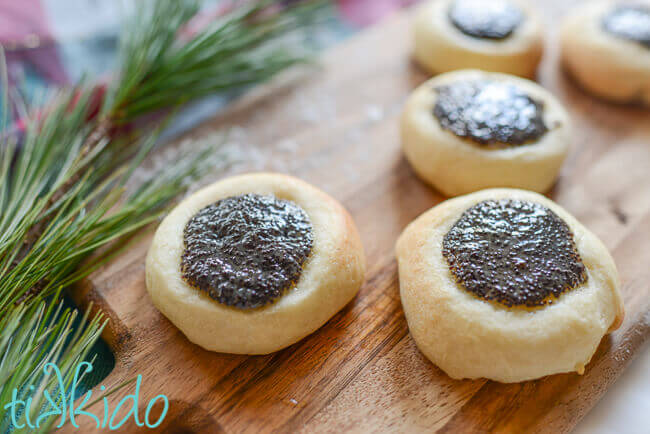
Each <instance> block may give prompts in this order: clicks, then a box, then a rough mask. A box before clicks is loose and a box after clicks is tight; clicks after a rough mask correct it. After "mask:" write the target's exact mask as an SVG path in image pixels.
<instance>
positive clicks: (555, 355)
mask: <svg viewBox="0 0 650 434" xmlns="http://www.w3.org/2000/svg"><path fill="white" fill-rule="evenodd" d="M500 199H514V200H521V201H528V202H533V203H537V204H541V205H543V206H544V207H546V208H548V209H550V210H551V211H553V212H554V213H555V214H556V215H557V216H558V217H559V218H560V219H561V220H563V221H564V222H565V223H566V225H567V226H568V228H569V229H570V230H571V232H573V239H574V241H575V248H576V251H577V252H578V253H579V255H580V257H581V259H582V263H583V264H584V267H585V269H586V276H587V280H586V281H585V282H584V283H582V284H580V285H577V286H576V287H575V288H573V289H570V290H568V291H567V292H564V293H562V294H561V295H560V296H559V297H558V298H557V299H556V300H554V301H553V303H552V304H550V305H546V306H543V307H538V308H527V307H525V306H523V307H522V306H514V307H506V306H505V305H503V304H501V303H498V302H495V301H486V300H485V299H482V298H480V297H478V296H476V295H474V294H473V293H471V292H469V291H468V290H466V289H465V288H464V287H462V286H461V284H459V283H457V281H456V280H455V278H454V276H453V275H452V272H451V271H450V268H449V265H448V263H447V261H446V259H445V257H444V256H443V253H442V248H443V238H444V237H445V235H446V234H447V233H448V232H449V230H450V229H451V228H452V226H453V225H454V224H455V223H456V222H457V221H458V220H459V218H460V217H461V215H462V214H463V213H464V212H465V211H466V210H467V209H469V208H470V207H472V206H474V205H476V204H478V203H480V202H483V201H486V200H500ZM396 251H397V261H398V266H399V282H400V295H401V299H402V305H403V307H404V312H405V314H406V319H407V321H408V326H409V330H410V332H411V335H412V336H413V339H414V340H415V342H416V343H417V346H418V348H420V350H421V351H422V352H423V353H424V355H425V356H426V357H427V358H429V359H430V360H431V361H432V362H433V363H435V364H436V365H438V367H440V368H441V369H442V370H444V371H445V372H446V373H447V374H449V376H450V377H452V378H457V379H460V378H488V379H492V380H497V381H501V382H508V383H509V382H517V381H525V380H530V379H534V378H539V377H543V376H545V375H550V374H555V373H560V372H572V371H576V372H578V373H582V372H583V370H584V367H585V365H586V364H587V363H589V360H590V359H591V357H592V355H593V354H594V352H595V351H596V348H597V347H598V344H599V343H600V341H601V339H602V337H603V336H604V335H605V334H606V333H607V332H608V331H611V330H613V329H615V328H617V327H618V326H619V325H620V323H621V321H622V319H623V304H622V300H621V296H620V293H619V289H618V288H619V279H618V273H617V270H616V266H615V264H614V261H613V259H612V257H611V256H610V254H609V252H608V251H607V249H606V248H605V246H604V245H603V244H602V243H601V241H600V240H599V239H598V238H597V237H596V236H595V235H594V234H593V233H591V232H590V231H589V230H587V229H586V228H585V227H584V226H583V225H582V224H580V223H579V222H578V221H577V220H576V219H575V218H574V217H572V216H571V215H570V214H569V213H568V212H567V211H565V210H564V209H563V208H561V207H560V206H559V205H557V204H556V203H554V202H552V201H550V200H548V199H546V198H545V197H544V196H541V195H539V194H536V193H532V192H527V191H523V190H515V189H490V190H484V191H480V192H477V193H473V194H470V195H466V196H461V197H458V198H455V199H450V200H447V201H445V202H443V203H441V204H440V205H438V206H436V207H434V208H432V209H431V210H429V211H427V212H425V213H424V214H422V215H421V216H420V217H418V218H417V219H416V220H415V221H413V222H412V223H411V224H410V225H409V226H408V227H407V228H406V229H405V230H404V232H403V233H402V235H401V236H400V238H399V240H398V241H397V247H396Z"/></svg>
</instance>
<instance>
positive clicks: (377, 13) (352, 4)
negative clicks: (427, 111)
mask: <svg viewBox="0 0 650 434" xmlns="http://www.w3.org/2000/svg"><path fill="white" fill-rule="evenodd" d="M415 1H416V0H338V5H339V9H340V11H341V15H342V16H343V17H344V18H345V19H347V20H349V21H350V22H352V23H354V24H357V25H362V26H366V25H369V24H372V23H375V22H377V21H378V20H380V19H381V18H383V17H385V16H386V15H388V14H390V13H391V12H393V11H395V10H397V9H400V8H402V7H404V6H407V5H409V4H412V3H415Z"/></svg>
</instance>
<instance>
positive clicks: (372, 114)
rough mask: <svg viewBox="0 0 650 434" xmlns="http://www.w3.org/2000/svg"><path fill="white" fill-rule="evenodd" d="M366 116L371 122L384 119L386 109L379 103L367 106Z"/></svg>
mask: <svg viewBox="0 0 650 434" xmlns="http://www.w3.org/2000/svg"><path fill="white" fill-rule="evenodd" d="M366 118H367V119H368V121H370V122H373V123H374V122H379V121H381V120H382V119H384V109H383V108H381V107H380V106H378V105H374V104H373V105H367V106H366Z"/></svg>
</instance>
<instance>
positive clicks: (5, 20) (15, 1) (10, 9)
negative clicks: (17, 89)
mask: <svg viewBox="0 0 650 434" xmlns="http://www.w3.org/2000/svg"><path fill="white" fill-rule="evenodd" d="M30 38H38V39H39V40H40V44H39V45H40V47H39V48H36V49H27V50H22V49H20V47H22V46H24V45H25V44H26V43H27V42H28V41H29V39H30ZM0 43H1V44H2V45H4V46H6V47H7V48H8V51H7V53H6V56H7V67H8V71H9V74H10V79H15V78H17V76H19V75H20V73H21V71H22V66H21V65H22V64H23V62H28V63H29V64H31V65H32V67H34V68H35V69H36V70H37V71H38V72H39V73H40V74H42V75H43V76H44V77H45V78H46V79H47V80H48V81H50V82H53V83H57V84H63V83H66V82H67V75H66V73H65V69H64V68H63V65H62V63H61V60H60V58H59V56H58V53H57V51H56V45H55V44H54V37H53V35H52V32H51V29H50V27H49V25H48V22H47V17H46V16H45V11H44V10H43V7H42V5H41V2H40V0H0ZM12 47H17V48H18V49H16V50H12ZM18 78H19V77H18ZM12 81H13V80H12Z"/></svg>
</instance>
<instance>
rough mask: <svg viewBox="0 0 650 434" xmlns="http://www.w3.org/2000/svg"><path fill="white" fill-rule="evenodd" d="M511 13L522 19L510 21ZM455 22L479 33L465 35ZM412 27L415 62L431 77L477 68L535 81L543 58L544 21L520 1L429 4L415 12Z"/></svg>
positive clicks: (458, 0)
mask: <svg viewBox="0 0 650 434" xmlns="http://www.w3.org/2000/svg"><path fill="white" fill-rule="evenodd" d="M454 7H457V8H458V9H456V10H454V9H453V8H454ZM454 13H456V14H458V15H455V14H454ZM461 14H465V15H467V18H466V19H465V18H464V17H463V16H462V15H461ZM504 14H505V15H504ZM512 14H515V15H518V19H517V17H516V16H515V18H514V21H512ZM454 17H457V18H460V19H461V20H466V21H467V23H472V24H475V25H476V26H477V28H476V29H475V30H477V31H476V32H473V31H470V33H471V34H468V33H467V32H464V31H462V30H461V28H460V27H459V26H458V25H457V24H455V23H458V20H457V21H454ZM461 22H462V21H461ZM508 24H510V26H508ZM413 26H414V27H413V30H414V57H415V60H416V61H417V62H418V63H419V64H420V65H422V66H423V67H424V68H426V69H427V70H428V71H429V72H430V73H432V74H437V73H441V72H447V71H453V70H457V69H466V68H476V69H482V70H486V71H495V72H504V73H508V74H514V75H518V76H522V77H529V78H532V77H534V76H535V74H536V71H537V66H538V64H539V62H540V59H541V57H542V50H543V38H542V31H541V25H540V22H539V20H538V18H537V17H536V15H535V14H534V12H533V11H532V10H531V8H530V7H529V6H528V5H527V4H526V3H525V2H523V1H520V0H494V1H490V2H487V1H483V0H433V1H428V2H426V3H425V4H424V5H422V6H421V7H420V8H419V9H418V10H417V11H416V17H415V22H414V24H413ZM508 30H511V32H510V33H509V34H508ZM495 32H496V33H495ZM482 34H488V35H490V36H491V37H485V36H481V35H482ZM506 34H507V36H505V37H501V38H498V37H500V36H503V35H506ZM495 36H497V37H496V38H495Z"/></svg>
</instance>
